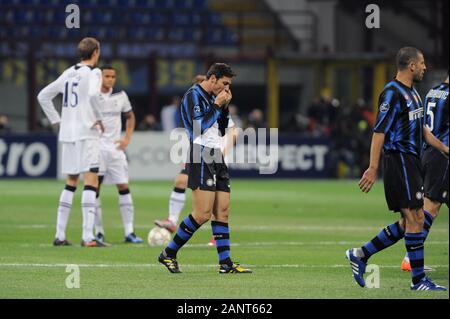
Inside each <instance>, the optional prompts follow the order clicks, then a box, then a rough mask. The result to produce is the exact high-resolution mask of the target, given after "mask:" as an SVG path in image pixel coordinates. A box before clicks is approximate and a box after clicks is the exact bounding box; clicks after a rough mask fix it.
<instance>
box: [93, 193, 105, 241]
mask: <svg viewBox="0 0 450 319" xmlns="http://www.w3.org/2000/svg"><path fill="white" fill-rule="evenodd" d="M95 208H96V209H95V223H94V225H95V234H98V233H102V234H103V235H104V234H105V230H104V229H103V218H102V201H101V199H100V197H97V199H96V202H95Z"/></svg>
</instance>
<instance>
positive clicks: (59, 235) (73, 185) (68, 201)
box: [53, 175, 78, 246]
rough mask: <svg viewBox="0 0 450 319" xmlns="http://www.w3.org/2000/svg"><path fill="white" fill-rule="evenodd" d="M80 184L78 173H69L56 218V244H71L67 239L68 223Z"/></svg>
mask: <svg viewBox="0 0 450 319" xmlns="http://www.w3.org/2000/svg"><path fill="white" fill-rule="evenodd" d="M77 186H78V175H68V176H67V179H66V185H65V187H64V189H63V190H62V192H61V195H60V197H59V205H58V213H57V218H56V235H55V240H54V241H53V245H54V246H70V245H71V243H70V242H69V241H68V240H67V239H66V229H67V223H68V221H69V216H70V211H71V208H72V202H73V196H74V194H75V190H76V189H77Z"/></svg>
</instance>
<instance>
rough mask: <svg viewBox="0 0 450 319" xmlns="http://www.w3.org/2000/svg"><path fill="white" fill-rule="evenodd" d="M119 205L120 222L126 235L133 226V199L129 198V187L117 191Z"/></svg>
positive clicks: (132, 230)
mask: <svg viewBox="0 0 450 319" xmlns="http://www.w3.org/2000/svg"><path fill="white" fill-rule="evenodd" d="M119 206H120V215H122V222H123V227H124V232H125V236H128V235H129V234H130V233H133V232H134V228H133V218H134V206H133V199H132V198H131V194H130V190H129V189H126V190H123V191H119Z"/></svg>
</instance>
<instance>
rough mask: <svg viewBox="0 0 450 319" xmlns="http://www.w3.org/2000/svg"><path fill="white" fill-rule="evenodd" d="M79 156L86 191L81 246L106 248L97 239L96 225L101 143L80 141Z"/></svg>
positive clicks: (83, 205) (82, 196)
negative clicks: (95, 234)
mask: <svg viewBox="0 0 450 319" xmlns="http://www.w3.org/2000/svg"><path fill="white" fill-rule="evenodd" d="M76 144H77V156H78V161H79V170H80V172H83V178H84V189H83V194H82V195H81V209H82V212H83V233H82V240H81V245H82V246H84V247H105V246H107V245H106V244H104V243H101V242H99V241H97V240H96V239H95V236H94V223H95V214H96V198H97V189H98V171H99V166H100V148H99V141H98V140H96V139H92V140H83V141H78V142H77V143H76Z"/></svg>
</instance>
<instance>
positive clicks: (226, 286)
mask: <svg viewBox="0 0 450 319" xmlns="http://www.w3.org/2000/svg"><path fill="white" fill-rule="evenodd" d="M62 186H63V182H61V181H54V180H21V181H8V180H2V181H1V182H0V247H1V249H0V298H170V299H171V298H182V299H185V298H187V299H189V298H202V299H203V298H289V299H291V298H292V299H295V298H407V299H410V298H420V299H423V298H445V299H448V298H449V294H448V292H411V291H410V290H409V284H410V275H409V274H408V273H404V272H402V271H401V270H400V269H399V266H400V262H401V260H402V257H403V256H404V253H405V247H404V243H403V241H402V242H399V243H398V244H396V245H395V246H393V247H391V248H389V249H387V250H385V251H383V252H381V253H379V254H378V255H376V256H374V257H373V258H372V259H371V260H370V263H371V264H376V265H379V267H380V268H379V269H380V288H373V289H368V288H365V289H363V288H360V287H359V286H357V284H356V283H355V282H354V280H353V279H352V275H351V270H350V266H349V265H348V263H347V260H346V259H345V257H344V255H345V250H346V249H347V248H350V247H357V246H360V245H362V244H363V243H365V242H366V241H367V240H369V239H371V238H372V237H373V236H374V235H376V234H377V233H378V231H379V230H380V229H381V228H382V227H384V226H386V225H388V224H390V223H392V222H393V221H394V220H395V219H396V218H397V215H395V214H392V213H390V212H388V211H387V207H386V203H385V200H384V195H383V186H382V182H381V181H378V182H377V183H376V184H375V186H374V189H373V190H372V192H371V193H369V194H362V193H361V192H360V191H359V189H358V187H357V182H356V181H280V180H274V181H268V180H233V181H232V202H231V218H230V229H231V256H232V258H233V259H234V260H237V261H239V262H241V263H242V264H244V265H246V266H249V267H251V268H252V269H253V270H254V273H253V274H245V275H235V274H229V275H228V274H227V275H219V274H218V273H217V270H218V267H217V254H216V251H215V248H214V247H208V246H207V245H206V244H207V242H208V240H209V239H210V236H211V230H210V227H209V223H208V224H206V225H205V226H204V227H203V228H202V229H200V230H199V231H198V232H197V233H196V234H195V235H194V237H193V238H192V239H191V241H190V242H189V243H188V245H187V246H185V247H184V248H183V249H182V250H181V251H180V252H179V254H178V260H179V263H180V268H181V270H182V271H183V274H177V275H173V274H170V273H169V272H168V271H167V270H166V269H165V268H164V267H163V266H162V265H160V264H158V263H157V256H158V254H159V253H160V251H161V248H160V247H149V246H148V245H147V243H145V244H139V245H129V244H124V243H122V241H123V230H122V223H121V219H120V213H119V208H118V203H117V201H118V198H117V192H116V190H115V188H114V187H112V186H109V187H103V190H102V201H103V218H104V223H105V230H106V238H107V240H108V241H109V242H111V243H112V244H113V247H111V248H102V249H98V248H82V247H80V245H79V242H80V236H81V209H80V196H81V191H80V190H81V187H79V190H78V191H77V194H76V196H75V199H74V205H73V208H72V214H71V217H70V220H69V226H68V231H67V236H68V239H69V240H70V241H72V243H73V244H74V245H73V246H72V247H53V246H52V245H51V243H52V241H53V236H54V233H55V222H56V205H57V201H58V198H59V194H60V191H61V188H62ZM171 188H172V184H171V182H135V183H132V184H131V191H132V194H133V197H134V203H135V230H136V233H137V234H138V235H139V236H141V237H145V239H146V237H147V234H148V232H149V230H150V229H151V228H152V227H153V220H154V219H156V218H161V217H165V216H166V211H167V204H168V197H169V193H170V191H171ZM187 194H188V195H187V203H186V206H185V209H184V211H183V215H182V216H186V215H187V214H188V213H189V211H190V207H191V201H190V197H191V196H190V191H188V192H187ZM448 226H449V225H448V208H447V207H446V206H444V207H443V208H442V210H441V215H440V217H439V218H438V219H437V220H436V221H435V223H434V225H433V227H432V230H431V233H430V236H429V238H428V241H427V243H426V251H425V256H426V259H425V263H426V264H427V265H430V266H433V267H435V269H436V271H435V272H432V273H431V274H430V276H431V278H432V279H434V280H435V281H436V282H437V283H439V284H441V285H445V286H448V284H449V275H448V260H449V259H448V252H449V242H448ZM67 264H77V265H79V267H80V268H79V269H80V288H78V289H76V288H75V289H68V288H67V287H66V284H65V283H66V278H67V276H69V275H70V273H68V272H66V265H67ZM214 287H220V289H215V288H214Z"/></svg>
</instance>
